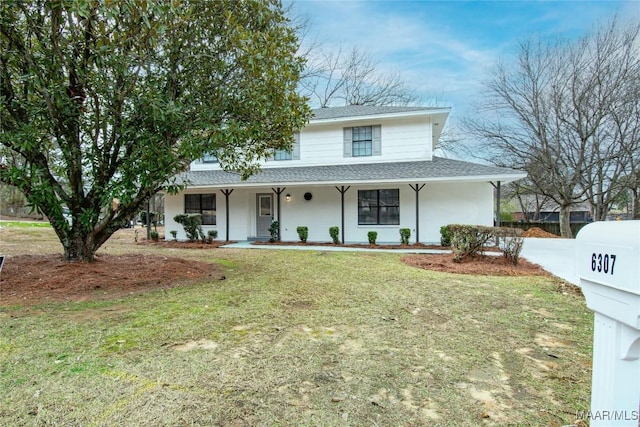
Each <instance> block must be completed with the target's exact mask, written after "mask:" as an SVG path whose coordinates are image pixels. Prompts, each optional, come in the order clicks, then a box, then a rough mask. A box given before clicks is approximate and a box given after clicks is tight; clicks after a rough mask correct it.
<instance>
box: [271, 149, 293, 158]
mask: <svg viewBox="0 0 640 427" xmlns="http://www.w3.org/2000/svg"><path fill="white" fill-rule="evenodd" d="M291 158H292V153H291V151H286V150H276V153H275V154H274V155H273V160H291Z"/></svg>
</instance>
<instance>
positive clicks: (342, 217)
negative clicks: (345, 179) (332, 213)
mask: <svg viewBox="0 0 640 427" xmlns="http://www.w3.org/2000/svg"><path fill="white" fill-rule="evenodd" d="M350 188H351V186H348V187H347V188H344V185H343V186H341V187H338V186H337V185H336V190H338V191H339V192H340V198H341V200H340V203H341V204H340V211H341V222H340V231H341V232H342V244H343V245H344V193H346V192H347V191H348V190H349V189H350Z"/></svg>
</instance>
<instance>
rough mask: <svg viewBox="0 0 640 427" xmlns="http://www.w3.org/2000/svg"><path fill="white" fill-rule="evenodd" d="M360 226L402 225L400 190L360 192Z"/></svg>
mask: <svg viewBox="0 0 640 427" xmlns="http://www.w3.org/2000/svg"><path fill="white" fill-rule="evenodd" d="M358 225H400V190H398V189H397V188H395V189H390V190H358Z"/></svg>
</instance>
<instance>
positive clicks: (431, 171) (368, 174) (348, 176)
mask: <svg viewBox="0 0 640 427" xmlns="http://www.w3.org/2000/svg"><path fill="white" fill-rule="evenodd" d="M525 176H526V175H525V174H524V173H523V172H518V171H515V170H512V169H507V168H499V167H495V166H488V165H480V164H477V163H470V162H465V161H460V160H451V159H445V158H442V157H434V158H433V160H431V161H414V162H393V163H361V164H344V165H330V166H297V167H273V168H263V169H262V170H261V171H260V172H258V173H257V174H255V175H253V176H251V177H249V178H248V179H247V180H246V181H242V180H241V179H240V175H238V174H236V173H232V172H225V171H221V170H206V171H191V172H186V173H184V174H181V175H180V176H179V177H178V178H179V179H180V180H182V181H183V182H186V183H188V184H189V186H190V187H223V186H242V187H244V186H257V185H278V184H280V185H283V184H287V185H296V184H299V185H303V184H306V185H310V184H313V185H322V184H326V185H336V184H352V183H353V184H357V183H360V184H365V183H376V184H378V183H383V182H428V181H440V182H443V181H491V180H499V181H503V182H508V181H514V180H516V179H520V178H523V177H525Z"/></svg>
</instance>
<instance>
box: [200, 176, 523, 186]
mask: <svg viewBox="0 0 640 427" xmlns="http://www.w3.org/2000/svg"><path fill="white" fill-rule="evenodd" d="M526 176H527V174H525V173H518V174H512V175H471V176H456V177H434V178H419V177H415V178H400V179H385V180H375V181H374V180H346V181H345V180H342V181H291V182H288V181H281V182H276V181H273V182H251V183H247V182H244V183H243V182H236V183H226V184H210V185H197V186H196V185H190V186H188V188H189V189H203V188H228V187H234V188H262V187H269V186H282V187H286V186H307V187H312V186H313V187H317V186H327V185H329V186H331V185H379V184H415V183H416V182H419V183H429V182H440V183H441V182H489V181H500V182H511V181H515V180H518V179H522V178H525V177H526Z"/></svg>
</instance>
